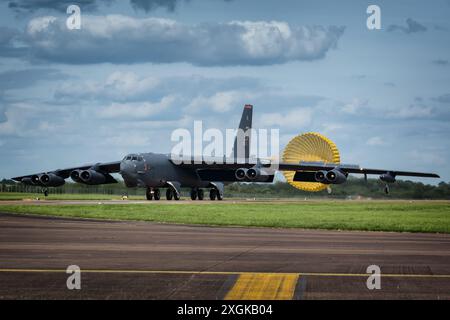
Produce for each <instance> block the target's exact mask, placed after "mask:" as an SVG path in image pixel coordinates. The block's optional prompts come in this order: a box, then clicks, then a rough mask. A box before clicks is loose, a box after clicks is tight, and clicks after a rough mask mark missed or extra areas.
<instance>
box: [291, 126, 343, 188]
mask: <svg viewBox="0 0 450 320" xmlns="http://www.w3.org/2000/svg"><path fill="white" fill-rule="evenodd" d="M283 161H284V162H290V163H299V162H301V161H312V162H317V161H320V162H327V163H340V161H341V159H340V156H339V151H338V149H337V147H336V145H335V144H334V142H333V141H331V140H330V139H328V138H327V137H325V136H323V135H321V134H319V133H314V132H309V133H304V134H301V135H298V136H296V137H294V138H293V139H292V140H291V141H290V142H289V143H288V145H287V146H286V148H285V149H284V152H283ZM283 175H284V177H285V178H286V180H287V182H288V183H289V184H290V185H292V186H293V187H295V188H297V189H300V190H304V191H312V192H316V191H321V190H324V189H326V188H327V185H326V184H325V183H321V182H306V181H294V175H295V171H284V172H283Z"/></svg>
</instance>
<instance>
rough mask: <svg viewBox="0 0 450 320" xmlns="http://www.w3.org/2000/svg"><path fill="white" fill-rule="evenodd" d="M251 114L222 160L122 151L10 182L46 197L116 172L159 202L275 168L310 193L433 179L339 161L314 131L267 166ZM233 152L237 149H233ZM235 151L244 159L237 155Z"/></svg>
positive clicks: (268, 177)
mask: <svg viewBox="0 0 450 320" xmlns="http://www.w3.org/2000/svg"><path fill="white" fill-rule="evenodd" d="M252 115H253V106H252V105H245V106H244V110H243V113H242V117H241V121H240V124H239V129H240V130H238V132H239V131H240V132H243V133H244V136H243V137H244V138H243V139H241V138H240V139H238V135H237V136H236V138H235V141H234V148H233V154H232V155H231V156H230V157H229V158H226V159H225V158H216V159H211V158H208V159H206V158H204V157H201V158H200V161H198V159H195V158H194V157H191V156H190V157H186V158H181V161H180V159H179V158H177V161H174V158H173V155H171V154H157V153H141V154H128V155H126V156H125V157H124V158H123V159H122V160H121V161H114V162H107V163H95V164H89V165H83V166H78V167H72V168H67V169H58V170H54V171H48V172H42V173H36V174H31V175H26V176H21V177H15V178H13V180H15V181H19V182H22V183H24V184H27V185H33V186H40V187H43V188H44V194H45V195H46V196H47V195H48V189H47V188H48V187H58V186H62V185H63V184H64V183H65V179H67V178H69V177H70V178H71V179H72V180H73V181H75V182H77V183H83V184H86V185H100V184H108V183H116V182H117V180H116V179H115V178H114V177H113V176H112V175H111V174H112V173H119V174H120V175H121V176H122V177H123V180H124V183H125V185H126V186H127V187H130V188H134V187H141V188H146V197H147V199H148V200H152V199H155V200H159V199H160V198H161V191H160V190H161V189H162V188H165V189H166V199H167V200H172V199H175V200H179V199H180V196H181V188H190V196H191V199H192V200H196V199H198V200H203V199H204V189H209V198H210V199H211V200H216V199H217V200H222V199H223V193H224V185H225V184H228V183H232V182H236V181H241V182H266V183H270V182H273V180H274V175H275V172H276V170H279V171H282V172H283V174H284V176H285V177H286V180H287V181H288V182H289V183H290V184H291V185H293V186H294V187H296V188H298V189H301V190H305V191H312V192H314V191H320V190H323V189H326V188H328V189H329V186H330V185H333V184H341V183H344V182H346V180H347V177H348V175H349V174H362V175H364V176H365V178H366V179H367V175H379V178H380V179H381V180H382V181H383V182H385V183H386V187H385V192H386V193H388V192H389V188H388V185H387V184H388V183H393V182H395V180H396V178H397V177H399V176H411V177H429V178H439V176H438V175H437V174H434V173H421V172H408V171H396V170H386V169H366V168H362V167H360V166H359V165H346V164H341V163H340V157H339V152H338V150H337V148H336V146H335V145H334V143H333V142H332V141H330V140H329V139H327V138H326V137H324V136H322V135H320V134H318V133H306V134H302V135H298V136H296V137H294V138H293V139H292V140H291V141H290V142H289V143H288V145H287V146H286V148H285V150H284V152H283V157H282V160H281V161H279V163H277V165H276V166H273V163H271V160H267V159H259V158H251V157H250V156H249V151H250V137H251V135H250V134H248V133H250V132H251V130H250V129H251V127H252ZM239 148H242V149H239ZM238 150H243V152H242V153H238V152H237V151H238ZM238 154H239V155H240V154H242V155H244V157H238ZM230 158H231V159H230ZM224 160H225V161H224Z"/></svg>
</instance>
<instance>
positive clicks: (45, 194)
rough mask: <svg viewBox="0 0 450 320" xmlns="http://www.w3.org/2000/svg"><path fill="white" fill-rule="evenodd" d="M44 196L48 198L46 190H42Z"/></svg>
mask: <svg viewBox="0 0 450 320" xmlns="http://www.w3.org/2000/svg"><path fill="white" fill-rule="evenodd" d="M44 196H45V197H48V190H47V189H45V190H44Z"/></svg>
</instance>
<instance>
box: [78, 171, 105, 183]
mask: <svg viewBox="0 0 450 320" xmlns="http://www.w3.org/2000/svg"><path fill="white" fill-rule="evenodd" d="M80 179H81V180H82V181H83V183H85V184H90V185H97V184H102V183H104V182H105V180H106V177H105V175H104V174H103V173H101V172H98V171H95V170H93V169H88V170H83V171H81V173H80Z"/></svg>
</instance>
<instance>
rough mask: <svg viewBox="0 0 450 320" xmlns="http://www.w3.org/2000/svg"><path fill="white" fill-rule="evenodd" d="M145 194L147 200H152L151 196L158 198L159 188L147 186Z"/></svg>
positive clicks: (159, 195)
mask: <svg viewBox="0 0 450 320" xmlns="http://www.w3.org/2000/svg"><path fill="white" fill-rule="evenodd" d="M145 196H146V197H147V200H153V198H154V199H155V200H159V199H161V191H160V190H159V189H152V188H147V191H146V192H145Z"/></svg>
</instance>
